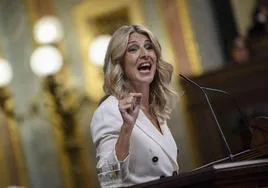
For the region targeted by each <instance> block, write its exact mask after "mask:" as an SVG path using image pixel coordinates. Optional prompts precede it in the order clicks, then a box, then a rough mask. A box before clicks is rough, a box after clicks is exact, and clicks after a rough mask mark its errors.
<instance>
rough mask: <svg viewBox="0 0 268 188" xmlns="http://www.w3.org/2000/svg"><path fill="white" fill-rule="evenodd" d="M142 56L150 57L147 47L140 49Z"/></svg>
mask: <svg viewBox="0 0 268 188" xmlns="http://www.w3.org/2000/svg"><path fill="white" fill-rule="evenodd" d="M140 58H144V59H147V58H148V51H147V50H146V49H145V48H141V50H140Z"/></svg>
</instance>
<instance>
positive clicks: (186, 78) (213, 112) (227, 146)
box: [179, 74, 233, 161]
mask: <svg viewBox="0 0 268 188" xmlns="http://www.w3.org/2000/svg"><path fill="white" fill-rule="evenodd" d="M179 76H180V77H181V78H183V79H184V80H185V81H187V82H188V83H190V84H192V85H195V86H196V87H198V88H199V89H200V90H201V91H202V93H203V94H204V96H205V98H206V102H207V104H208V106H209V109H210V111H211V113H212V116H213V118H214V120H215V122H216V125H217V130H218V131H219V133H220V136H221V138H222V140H223V143H224V146H225V149H226V151H227V154H228V156H229V159H230V160H231V161H233V154H232V152H231V149H230V146H229V144H228V142H227V140H226V137H225V135H224V133H223V131H222V128H221V126H220V123H219V121H218V118H217V116H216V114H215V111H214V109H213V107H212V105H211V102H210V100H209V97H208V95H207V93H206V91H205V89H204V88H203V87H202V86H200V85H199V84H197V83H196V82H194V81H192V80H191V79H189V78H188V77H186V76H184V75H182V74H179Z"/></svg>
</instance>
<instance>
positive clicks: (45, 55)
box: [31, 45, 63, 76]
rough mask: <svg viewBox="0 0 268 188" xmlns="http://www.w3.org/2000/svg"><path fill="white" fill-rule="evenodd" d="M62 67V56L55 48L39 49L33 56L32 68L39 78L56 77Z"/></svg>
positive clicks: (45, 47) (43, 47) (44, 47)
mask: <svg viewBox="0 0 268 188" xmlns="http://www.w3.org/2000/svg"><path fill="white" fill-rule="evenodd" d="M62 65H63V59H62V55H61V53H60V52H59V50H58V49H57V48H55V47H53V46H49V45H47V46H42V47H39V48H37V49H36V50H35V51H34V52H33V54H32V56H31V68H32V70H33V72H34V73H35V74H36V75H37V76H49V75H55V74H56V73H57V72H58V71H59V70H60V69H61V67H62Z"/></svg>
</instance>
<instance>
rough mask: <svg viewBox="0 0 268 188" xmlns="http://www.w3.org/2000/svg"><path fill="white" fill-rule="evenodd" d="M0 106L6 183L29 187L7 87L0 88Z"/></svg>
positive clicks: (2, 158) (2, 157)
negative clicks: (3, 133)
mask: <svg viewBox="0 0 268 188" xmlns="http://www.w3.org/2000/svg"><path fill="white" fill-rule="evenodd" d="M0 108H1V111H2V113H3V119H2V122H1V123H3V125H2V126H3V127H2V129H3V130H4V132H5V134H6V135H4V143H5V145H6V146H7V147H8V148H6V147H3V148H2V149H4V150H5V149H7V150H8V151H2V152H4V153H5V154H4V155H2V156H1V160H3V161H4V162H5V163H6V164H4V173H5V175H4V177H5V179H6V180H4V181H5V183H7V185H19V186H25V187H29V183H28V177H27V169H26V166H25V157H24V153H23V149H22V145H21V139H20V138H21V137H20V133H19V130H18V128H19V127H18V124H17V121H16V116H15V112H14V104H13V101H12V98H11V92H10V90H9V89H8V88H0Z"/></svg>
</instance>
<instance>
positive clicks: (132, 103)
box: [115, 93, 142, 161]
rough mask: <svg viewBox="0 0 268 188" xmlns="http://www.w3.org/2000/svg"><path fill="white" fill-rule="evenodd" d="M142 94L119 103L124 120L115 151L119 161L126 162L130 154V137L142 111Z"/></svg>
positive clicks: (136, 94) (130, 95) (131, 96)
mask: <svg viewBox="0 0 268 188" xmlns="http://www.w3.org/2000/svg"><path fill="white" fill-rule="evenodd" d="M141 97H142V94H141V93H130V94H129V95H128V96H126V97H125V98H123V99H122V100H120V101H119V102H118V108H119V111H120V113H121V116H122V119H123V125H122V127H121V130H120V134H119V137H118V140H117V142H116V146H115V150H116V155H117V158H118V160H120V161H122V160H124V159H125V158H126V157H127V156H128V154H129V142H130V136H131V133H132V130H133V127H134V125H135V122H136V119H137V117H138V114H139V110H140V103H141Z"/></svg>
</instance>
